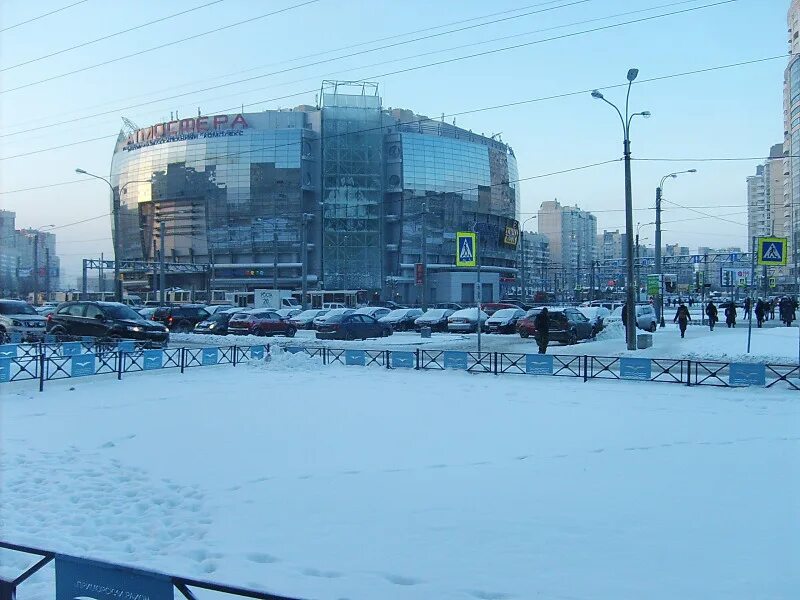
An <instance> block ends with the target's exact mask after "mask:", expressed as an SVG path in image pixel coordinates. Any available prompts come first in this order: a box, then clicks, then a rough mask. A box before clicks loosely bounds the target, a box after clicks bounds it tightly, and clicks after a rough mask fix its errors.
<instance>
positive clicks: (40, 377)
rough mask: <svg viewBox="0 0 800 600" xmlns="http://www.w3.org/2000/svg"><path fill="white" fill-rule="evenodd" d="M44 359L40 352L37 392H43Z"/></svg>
mask: <svg viewBox="0 0 800 600" xmlns="http://www.w3.org/2000/svg"><path fill="white" fill-rule="evenodd" d="M45 360H46V359H45V357H44V353H43V352H42V353H41V354H39V391H40V392H43V391H44V366H45Z"/></svg>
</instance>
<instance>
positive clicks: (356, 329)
mask: <svg viewBox="0 0 800 600" xmlns="http://www.w3.org/2000/svg"><path fill="white" fill-rule="evenodd" d="M389 335H392V327H391V325H388V324H386V323H381V322H379V321H376V320H375V319H373V318H372V317H370V316H369V315H362V314H358V313H351V314H349V315H333V316H331V317H329V318H327V319H326V320H325V321H324V322H323V323H322V324H321V325H319V326H318V328H317V338H318V339H321V340H365V339H367V338H375V337H386V336H389Z"/></svg>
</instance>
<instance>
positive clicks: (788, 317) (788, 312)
mask: <svg viewBox="0 0 800 600" xmlns="http://www.w3.org/2000/svg"><path fill="white" fill-rule="evenodd" d="M780 314H781V321H783V322H784V323H785V324H786V326H787V327H791V325H792V321H794V303H793V302H792V300H790V299H789V298H782V299H781V302H780Z"/></svg>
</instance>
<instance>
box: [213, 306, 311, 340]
mask: <svg viewBox="0 0 800 600" xmlns="http://www.w3.org/2000/svg"><path fill="white" fill-rule="evenodd" d="M228 333H232V334H233V335H259V336H264V335H285V336H287V337H294V334H295V333H297V327H296V326H295V325H294V324H293V323H292V322H291V321H289V320H288V319H284V318H282V317H281V316H280V315H279V314H278V313H277V312H275V311H274V310H254V311H253V312H244V313H236V314H235V315H233V316H232V317H231V320H230V321H228Z"/></svg>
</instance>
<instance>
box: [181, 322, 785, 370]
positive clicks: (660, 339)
mask: <svg viewBox="0 0 800 600" xmlns="http://www.w3.org/2000/svg"><path fill="white" fill-rule="evenodd" d="M639 333H643V332H639ZM476 338H477V336H476V335H475V334H451V333H434V334H432V336H431V337H430V338H422V337H421V336H420V334H418V333H414V332H397V333H394V334H393V335H391V336H390V337H388V338H378V339H373V340H367V341H365V342H362V341H352V342H345V341H341V340H318V339H316V338H315V337H314V332H313V331H299V332H298V333H297V336H296V337H294V338H286V337H282V336H279V337H274V338H263V337H255V336H218V335H216V336H210V335H196V334H174V335H173V336H171V340H172V343H173V344H175V345H182V344H186V345H190V346H196V345H212V346H213V345H222V346H228V345H233V344H242V345H250V344H264V343H269V344H272V345H278V346H282V347H286V346H316V347H319V346H327V347H331V348H368V349H371V350H383V349H394V350H400V349H414V348H428V349H436V350H439V349H441V350H475V349H476V348H477V339H476ZM481 338H482V340H481V344H482V349H483V350H484V351H491V352H519V353H523V354H524V353H531V352H534V353H535V352H536V342H535V340H533V339H532V338H528V339H522V338H520V337H519V336H518V335H516V334H514V335H498V334H484V335H482V336H481ZM548 352H549V353H550V354H570V355H572V354H590V355H594V356H627V355H633V356H643V357H652V358H685V359H692V360H720V361H743V362H767V363H772V364H797V362H798V356H800V330H798V328H797V327H780V326H776V324H775V322H770V323H769V325H768V326H767V327H765V328H763V329H758V328H756V327H753V331H752V339H751V348H750V353H749V354H748V353H747V324H746V323H744V324H742V323H739V324H738V325H737V327H736V328H735V329H728V328H727V327H725V326H724V324H723V325H722V326H720V325H717V326H716V327H715V329H714V331H713V332H712V331H709V329H708V327H704V326H701V325H695V326H691V327H689V328H688V330H687V332H686V338H684V339H681V337H680V333H679V331H678V328H677V326H676V325H673V324H672V323H669V324H668V325H667V326H666V327H665V328H664V329H659V330H658V331H657V332H656V333H655V334H654V335H653V347H652V348H649V349H647V350H637V351H636V352H634V353H630V352H628V351H627V350H626V348H625V334H624V328H623V327H622V326H620V325H617V326H611V327H609V328H607V329H606V330H605V331H603V332H601V333H600V335H599V336H598V337H597V339H596V340H588V341H585V342H581V343H580V344H577V345H575V346H565V345H561V344H559V343H556V342H553V343H551V344H550V347H549V349H548Z"/></svg>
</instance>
